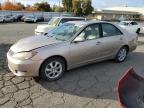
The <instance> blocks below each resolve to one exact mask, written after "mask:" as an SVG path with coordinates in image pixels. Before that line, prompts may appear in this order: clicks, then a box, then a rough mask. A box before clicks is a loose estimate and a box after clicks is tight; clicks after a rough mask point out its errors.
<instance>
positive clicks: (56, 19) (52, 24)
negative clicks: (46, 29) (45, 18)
mask: <svg viewBox="0 0 144 108" xmlns="http://www.w3.org/2000/svg"><path fill="white" fill-rule="evenodd" d="M59 21H60V18H52V19H51V20H50V21H49V23H48V25H51V26H56V25H57V24H58V23H59Z"/></svg>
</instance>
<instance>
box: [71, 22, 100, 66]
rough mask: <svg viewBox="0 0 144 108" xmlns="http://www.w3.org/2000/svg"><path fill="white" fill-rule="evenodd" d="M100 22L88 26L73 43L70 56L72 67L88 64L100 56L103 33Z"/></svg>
mask: <svg viewBox="0 0 144 108" xmlns="http://www.w3.org/2000/svg"><path fill="white" fill-rule="evenodd" d="M100 34H101V33H100V26H99V24H92V25H89V26H87V27H86V28H85V29H84V30H83V31H82V32H81V33H80V34H79V35H78V36H77V37H76V38H75V39H74V41H73V42H72V43H71V45H70V58H71V64H72V67H76V66H79V65H83V64H87V63H89V62H92V61H94V60H96V59H98V58H99V57H100V54H101V46H102V41H101V35H100Z"/></svg>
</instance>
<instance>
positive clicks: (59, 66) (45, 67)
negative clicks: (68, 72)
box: [39, 57, 66, 81]
mask: <svg viewBox="0 0 144 108" xmlns="http://www.w3.org/2000/svg"><path fill="white" fill-rule="evenodd" d="M65 67H66V66H65V62H64V61H63V60H62V59H61V58H58V57H55V58H50V59H47V60H46V61H45V62H44V63H43V64H42V66H41V70H40V73H39V74H40V78H41V79H43V80H48V81H54V80H58V79H59V78H61V77H62V75H63V73H64V72H65Z"/></svg>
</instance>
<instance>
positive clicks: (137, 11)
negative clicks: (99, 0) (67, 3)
mask: <svg viewBox="0 0 144 108" xmlns="http://www.w3.org/2000/svg"><path fill="white" fill-rule="evenodd" d="M93 18H95V19H98V20H111V21H120V20H136V21H141V20H144V8H141V7H112V8H105V9H101V10H100V9H97V10H95V11H93Z"/></svg>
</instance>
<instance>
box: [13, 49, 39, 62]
mask: <svg viewBox="0 0 144 108" xmlns="http://www.w3.org/2000/svg"><path fill="white" fill-rule="evenodd" d="M36 54H37V52H35V51H30V52H20V53H16V54H14V55H13V56H12V57H13V58H15V59H18V60H27V59H30V58H32V57H33V56H35V55H36Z"/></svg>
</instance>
